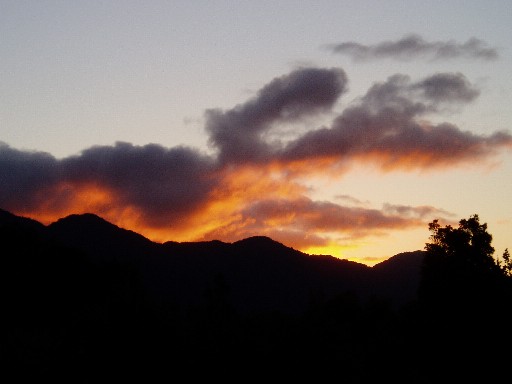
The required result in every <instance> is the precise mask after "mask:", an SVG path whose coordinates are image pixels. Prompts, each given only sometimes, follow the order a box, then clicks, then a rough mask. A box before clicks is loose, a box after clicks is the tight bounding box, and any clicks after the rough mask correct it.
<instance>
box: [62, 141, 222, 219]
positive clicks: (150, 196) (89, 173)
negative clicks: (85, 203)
mask: <svg viewBox="0 0 512 384" xmlns="http://www.w3.org/2000/svg"><path fill="white" fill-rule="evenodd" d="M60 166H61V168H62V173H63V177H64V178H65V179H66V180H67V181H70V182H74V183H81V182H82V183H83V182H85V183H88V182H90V183H98V184H99V185H101V186H104V187H107V188H108V189H110V190H112V191H114V192H115V195H116V198H117V199H118V201H119V204H121V205H128V206H135V207H137V208H138V209H140V210H141V212H143V213H144V214H143V216H144V219H145V221H146V222H147V223H154V224H157V223H164V222H167V223H168V222H169V220H171V221H173V220H175V219H176V218H179V217H180V216H182V215H185V214H187V213H190V212H192V211H193V210H195V209H197V208H198V207H199V206H201V204H202V203H204V202H205V201H206V200H207V199H208V194H209V192H210V191H211V190H212V188H214V187H215V185H216V183H217V182H218V180H217V179H216V176H215V175H216V173H215V163H214V161H213V159H211V158H209V157H207V156H204V155H201V154H200V153H199V152H198V151H196V150H193V149H191V148H187V147H174V148H170V149H168V148H165V147H163V146H160V145H156V144H148V145H145V146H134V145H132V144H129V143H123V142H118V143H116V145H115V146H97V147H92V148H89V149H87V150H84V151H83V152H82V153H81V154H80V155H79V156H73V157H69V158H66V159H64V160H62V161H61V163H60Z"/></svg>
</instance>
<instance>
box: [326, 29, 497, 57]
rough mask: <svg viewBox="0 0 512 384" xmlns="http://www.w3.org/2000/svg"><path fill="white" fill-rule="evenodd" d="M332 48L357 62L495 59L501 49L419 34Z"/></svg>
mask: <svg viewBox="0 0 512 384" xmlns="http://www.w3.org/2000/svg"><path fill="white" fill-rule="evenodd" d="M328 49H329V50H331V51H332V52H334V53H337V54H342V55H347V56H350V57H351V58H352V59H353V60H356V61H369V60H376V59H384V58H391V59H397V60H413V59H417V58H430V59H431V60H441V59H454V58H468V59H477V60H495V59H497V58H498V56H499V55H498V50H497V49H496V48H493V47H489V46H488V45H487V44H486V43H485V42H483V41H482V40H479V39H477V38H474V37H472V38H470V39H469V40H467V41H466V42H464V43H457V42H455V41H453V40H448V41H426V40H425V39H423V37H421V36H419V35H415V34H411V35H407V36H404V37H403V38H401V39H399V40H396V41H383V42H380V43H377V44H373V45H364V44H360V43H356V42H353V41H348V42H343V43H339V44H331V45H329V46H328Z"/></svg>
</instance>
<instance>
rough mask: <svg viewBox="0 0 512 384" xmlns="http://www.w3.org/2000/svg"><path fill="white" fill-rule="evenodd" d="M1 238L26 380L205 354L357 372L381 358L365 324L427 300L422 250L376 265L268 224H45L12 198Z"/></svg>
mask: <svg viewBox="0 0 512 384" xmlns="http://www.w3.org/2000/svg"><path fill="white" fill-rule="evenodd" d="M0 240H1V242H0V244H1V245H0V247H1V253H2V263H3V268H2V273H1V280H2V282H1V284H2V285H1V299H2V302H3V303H4V310H5V313H7V314H8V315H7V316H6V322H7V324H8V325H7V328H5V329H6V330H8V332H7V333H6V334H4V339H5V340H6V342H5V343H4V347H3V349H2V350H1V351H0V352H1V353H2V356H1V357H2V358H4V361H6V362H8V363H9V364H10V366H11V369H12V370H16V371H19V372H23V374H21V376H19V377H20V380H21V381H24V382H26V381H27V380H34V379H41V378H44V377H46V378H49V377H51V378H52V380H53V381H54V382H55V381H56V380H57V381H60V380H62V381H63V382H64V381H66V382H69V380H71V381H75V380H73V379H70V378H73V377H75V378H78V379H80V381H81V382H94V383H96V382H111V381H119V380H122V381H127V382H141V381H146V382H156V381H157V378H156V376H158V375H169V372H168V371H167V369H168V366H169V364H171V363H172V364H171V365H172V367H173V370H174V371H173V372H175V373H176V374H177V373H179V372H181V373H182V374H183V373H184V372H188V373H187V374H189V375H191V376H190V377H191V378H192V377H193V376H194V375H195V377H196V378H199V377H200V375H201V373H202V372H203V371H201V370H199V371H198V370H197V368H196V365H197V364H202V366H203V367H208V369H209V371H208V372H210V373H211V375H212V377H213V376H216V377H225V375H226V373H225V372H224V373H222V372H223V371H222V369H223V367H225V366H226V364H229V365H230V366H233V367H235V366H236V367H238V368H237V369H238V371H237V372H239V370H241V369H242V370H248V371H251V372H259V373H258V374H259V375H262V377H263V376H265V374H269V373H270V372H274V374H275V372H277V371H279V372H281V373H282V374H285V373H286V375H288V376H287V377H288V378H290V376H289V374H288V373H287V372H291V371H293V370H295V369H296V368H292V367H296V366H297V365H299V366H303V367H304V369H305V367H309V368H308V372H312V371H313V370H314V369H313V368H315V369H316V368H318V367H320V366H324V365H325V364H327V365H326V366H325V367H324V369H323V372H324V373H326V372H330V371H331V369H332V370H335V367H337V368H336V369H339V368H340V367H341V368H344V369H345V374H344V375H345V377H346V378H350V377H354V378H355V377H357V376H358V375H359V373H358V372H359V371H358V369H357V367H358V366H360V365H361V364H366V363H363V362H364V361H365V359H369V358H370V357H371V356H370V357H369V356H368V355H367V353H366V352H364V351H365V350H366V348H367V347H366V346H365V348H363V349H360V348H359V349H358V347H356V344H358V343H360V342H361V341H360V340H359V337H361V336H360V335H364V334H366V333H368V330H371V329H372V327H374V325H372V324H373V322H374V321H376V319H379V321H380V320H382V319H383V318H384V319H386V318H388V315H386V313H388V311H390V310H393V308H397V309H399V308H402V307H403V306H405V305H407V304H408V303H409V302H412V301H414V300H415V299H416V290H417V287H418V283H419V278H420V266H421V261H422V258H423V255H424V252H423V251H415V252H409V253H402V254H399V255H395V256H393V257H391V258H390V259H388V260H386V261H384V262H382V263H379V264H377V265H375V266H374V267H369V266H367V265H364V264H361V263H357V262H353V261H348V260H341V259H338V258H335V257H332V256H328V255H322V256H319V255H309V254H306V253H303V252H300V251H298V250H296V249H293V248H291V247H288V246H285V245H284V244H281V243H279V242H277V241H274V240H273V239H271V238H268V237H264V236H254V237H249V238H246V239H242V240H240V241H236V242H233V243H226V242H222V241H204V242H173V241H168V242H165V243H156V242H153V241H151V240H149V239H147V238H146V237H144V236H142V235H140V234H138V233H136V232H133V231H130V230H126V229H124V228H121V227H118V226H116V225H114V224H112V223H110V222H108V221H106V220H104V219H103V218H101V217H99V216H97V215H93V214H80V215H70V216H67V217H64V218H61V219H59V220H57V221H56V222H54V223H52V224H49V225H43V224H41V223H39V222H37V221H35V220H32V219H29V218H25V217H21V216H17V215H14V214H12V213H10V212H8V211H5V210H0ZM372 303H373V304H372ZM376 303H377V304H376ZM368 306H369V307H368ZM367 307H368V308H373V309H371V311H369V312H367V310H366V309H364V308H367ZM386 308H387V309H386ZM375 311H376V312H375ZM376 313H377V315H376ZM373 317H375V318H373ZM335 324H341V326H339V325H335ZM390 324H393V323H392V322H391V323H390ZM392 328H393V327H392V326H391V325H390V329H392ZM349 330H350V332H349ZM386 332H391V331H386ZM385 334H387V333H385ZM356 335H357V338H356ZM347 337H348V339H347ZM366 337H367V336H365V337H362V338H361V340H363V341H364V340H366ZM380 337H382V336H379V338H380ZM340 340H345V341H343V344H342V345H344V346H345V347H344V348H342V349H340V348H339V343H340ZM371 340H373V339H371ZM397 340H400V339H397ZM354 343H355V344H354ZM365 343H366V341H364V345H366V344H365ZM373 343H374V341H371V345H373ZM386 343H388V342H386ZM386 343H385V344H383V345H382V348H388V347H389V346H388V344H386ZM389 343H391V345H392V348H398V346H397V345H395V344H394V343H395V341H393V342H390V341H389ZM397 343H398V341H397ZM354 348H355V349H354ZM372 348H373V347H372ZM312 351H315V353H314V354H311V352H312ZM375 351H377V350H375ZM375 351H374V352H375ZM379 351H380V349H379ZM374 352H372V353H374ZM379 353H380V352H379ZM340 359H341V360H340ZM375 359H377V358H376V357H375ZM370 360H371V361H373V362H374V361H376V360H374V359H373V357H371V358H370ZM335 361H337V362H338V363H337V365H334V362H335ZM339 361H342V363H340V362H339ZM255 364H257V365H258V367H259V368H258V369H257V370H256V371H255V369H256V365H255ZM340 364H341V365H340ZM328 367H331V368H328ZM233 369H234V368H233ZM233 369H232V370H231V371H230V372H231V374H234V373H233V372H235V371H234V370H233ZM276 370H277V371H276ZM78 372H81V373H78ZM57 373H58V374H57ZM303 373H304V374H305V372H303ZM254 374H255V375H256V373H254ZM319 374H320V373H318V372H317V373H316V375H317V376H316V377H320V376H318V375H319ZM76 375H78V377H76ZM301 377H302V376H301ZM304 377H305V376H304ZM354 380H355V379H354Z"/></svg>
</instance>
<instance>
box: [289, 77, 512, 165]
mask: <svg viewBox="0 0 512 384" xmlns="http://www.w3.org/2000/svg"><path fill="white" fill-rule="evenodd" d="M478 94H479V91H478V90H477V89H476V88H474V87H473V86H472V85H471V84H470V83H469V82H468V81H467V79H466V78H465V77H464V76H463V75H462V74H453V73H437V74H434V75H432V76H429V77H427V78H425V79H422V80H420V81H418V82H412V81H411V80H410V78H409V77H408V76H404V75H393V76H390V77H389V78H388V79H387V81H385V82H383V83H376V84H374V85H373V86H372V87H371V88H370V89H369V90H368V92H367V93H366V95H364V96H363V97H362V98H361V99H360V100H359V101H357V102H356V103H354V104H352V105H350V106H348V107H347V108H346V109H345V110H344V111H343V112H342V113H341V114H340V115H339V116H338V117H336V118H335V119H334V121H333V123H332V125H331V126H330V127H322V128H319V129H316V130H311V131H309V132H307V133H306V134H304V135H303V136H301V137H298V138H297V139H296V140H294V141H291V142H289V143H288V145H287V146H286V147H285V148H283V150H282V151H281V154H280V156H281V159H282V161H283V162H292V161H298V162H304V161H305V160H309V161H312V160H314V159H323V160H324V161H325V159H330V161H331V163H333V164H337V163H339V162H345V163H347V162H351V161H364V162H370V163H374V164H376V165H378V166H379V167H381V168H382V169H384V170H392V169H432V168H436V167H441V166H443V167H445V166H454V165H456V164H461V163H465V162H469V161H472V162H474V161H475V160H476V159H481V160H485V159H486V158H487V157H489V156H492V155H495V154H497V153H498V152H499V150H500V149H504V148H505V149H509V148H512V136H511V135H510V134H508V133H506V132H495V133H493V134H491V135H488V136H485V135H476V134H473V133H472V132H469V131H462V130H461V129H459V128H458V127H457V126H455V125H454V124H451V123H446V122H445V123H439V124H432V123H429V122H428V120H426V116H427V115H428V114H431V113H436V112H439V111H442V110H443V109H444V108H446V107H448V106H450V105H454V104H464V103H468V102H471V101H473V100H474V99H475V98H476V97H477V96H478Z"/></svg>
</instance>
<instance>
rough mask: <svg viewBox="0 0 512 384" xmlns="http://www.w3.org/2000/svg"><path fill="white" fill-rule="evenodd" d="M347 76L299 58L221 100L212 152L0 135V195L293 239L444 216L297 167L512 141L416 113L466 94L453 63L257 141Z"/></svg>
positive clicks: (28, 210)
mask: <svg viewBox="0 0 512 384" xmlns="http://www.w3.org/2000/svg"><path fill="white" fill-rule="evenodd" d="M347 82H348V80H347V76H346V74H345V72H344V71H343V70H341V69H335V68H329V69H319V68H301V69H298V70H295V71H293V72H291V73H289V74H287V75H284V76H280V77H276V78H275V79H273V80H271V81H270V82H269V83H268V84H267V85H265V86H263V87H262V88H261V90H260V91H259V92H258V93H257V94H256V96H255V97H254V98H251V99H249V100H247V101H246V102H244V103H241V104H239V105H236V106H235V107H233V108H232V109H228V110H220V109H214V110H208V111H207V112H206V125H205V130H206V133H207V134H208V135H209V141H210V144H211V146H212V147H213V149H214V150H215V151H216V152H215V153H214V154H213V155H207V154H205V153H202V152H200V151H199V150H197V149H194V148H189V147H182V146H178V147H172V148H166V147H164V146H162V145H157V144H148V145H145V146H135V145H132V144H130V143H123V142H118V143H116V144H115V145H113V146H95V147H91V148H88V149H85V150H83V151H82V152H81V153H79V154H77V155H75V156H70V157H67V158H63V159H56V158H55V157H53V156H52V155H50V154H48V153H43V152H36V151H24V150H18V149H15V148H12V147H10V146H9V145H7V144H5V143H0V206H1V207H2V208H4V209H8V210H12V211H14V212H17V213H21V214H27V215H30V216H32V217H35V218H39V219H41V220H43V219H44V220H46V221H51V220H54V219H57V218H59V217H62V216H64V215H66V214H70V213H80V212H95V213H98V214H100V215H102V216H104V217H105V218H107V219H109V220H111V221H113V222H115V223H117V224H118V225H122V226H126V227H129V228H131V229H134V230H137V231H140V232H142V233H144V234H146V235H147V236H148V237H151V238H154V239H157V240H169V239H171V240H178V241H185V240H188V241H191V240H199V239H213V238H218V239H221V240H238V239H240V238H242V237H246V236H250V235H268V236H271V237H273V238H275V239H276V240H279V241H282V242H284V243H286V244H289V245H290V246H294V247H296V248H300V249H305V248H308V247H311V246H319V245H325V244H328V243H329V242H332V241H333V239H334V238H336V237H338V238H344V239H347V240H349V239H357V238H363V237H365V236H369V235H372V234H375V233H376V232H378V233H385V232H386V231H390V230H397V229H406V228H412V227H417V226H423V225H425V222H426V221H427V220H431V219H433V218H436V217H439V216H440V217H445V218H449V217H450V213H449V212H446V211H444V210H442V209H440V208H436V207H430V206H419V207H414V206H396V205H393V206H392V205H384V206H383V207H382V208H380V209H373V208H370V207H369V206H368V205H364V206H363V205H361V204H356V205H355V206H354V205H353V204H352V206H347V205H343V204H339V203H334V202H326V201H316V200H313V199H311V198H310V197H309V189H308V187H307V186H306V185H305V184H304V180H305V178H307V176H308V175H313V176H319V175H320V176H322V177H329V176H336V177H339V176H340V175H342V174H343V172H344V171H345V170H347V169H350V167H351V166H352V165H355V164H358V163H360V162H371V163H374V164H376V165H377V166H379V167H381V169H382V170H386V171H389V170H414V169H421V170H428V169H439V168H441V167H454V166H457V165H458V164H462V163H465V162H469V161H471V162H473V163H479V164H480V163H483V162H485V160H486V159H488V158H489V157H491V156H493V155H496V154H498V153H499V152H500V150H503V149H510V148H512V136H511V135H510V134H509V133H507V132H495V133H492V134H490V135H486V136H483V135H476V134H474V133H471V132H469V131H463V130H461V129H460V128H458V127H457V126H455V125H454V124H451V123H449V122H445V123H438V124H433V123H429V122H428V119H427V118H428V116H429V115H430V114H434V113H438V112H442V111H443V110H444V109H445V108H449V107H450V106H453V105H458V106H461V105H465V104H467V103H471V102H472V101H473V100H474V99H475V98H477V97H478V95H479V90H478V89H477V88H476V87H475V86H473V85H472V84H471V83H470V82H469V80H468V79H466V78H465V77H464V76H463V75H462V74H460V73H436V74H434V75H432V76H429V77H427V78H424V79H420V80H418V81H412V80H411V79H410V78H409V77H408V76H405V75H400V74H397V75H394V76H391V77H389V78H388V79H387V80H385V81H383V82H380V83H375V84H374V85H373V86H372V87H371V88H370V89H369V90H368V91H367V93H366V94H365V95H363V96H362V97H361V98H359V99H358V100H357V101H356V102H354V103H352V104H350V105H348V106H347V107H346V108H345V109H344V110H343V111H342V112H341V113H340V114H339V115H338V116H336V117H335V118H334V119H333V120H332V123H331V124H330V125H329V126H322V127H311V128H310V129H309V130H308V131H307V132H306V133H303V132H302V130H301V131H300V132H298V133H297V134H296V135H295V137H293V138H292V139H291V140H288V141H287V142H278V141H269V140H268V133H271V132H272V131H273V130H276V129H279V127H280V124H282V123H286V124H290V123H293V122H297V121H299V120H301V121H302V119H303V118H304V117H311V116H315V114H319V113H322V112H328V111H332V108H333V107H334V105H335V104H336V102H337V101H338V99H339V98H340V97H341V96H342V95H343V94H344V93H345V91H346V88H347ZM308 122H311V120H308ZM341 196H343V195H341ZM345 200H346V199H345ZM349 200H351V201H349V202H354V201H355V200H353V199H349Z"/></svg>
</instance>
